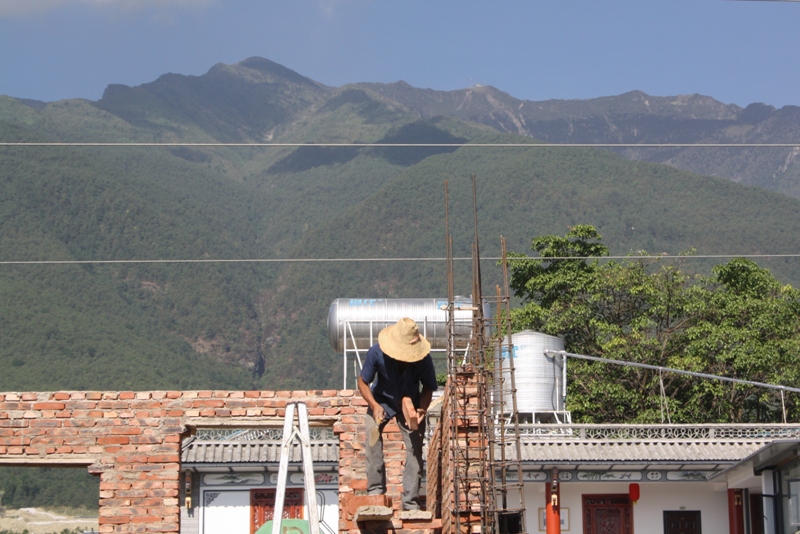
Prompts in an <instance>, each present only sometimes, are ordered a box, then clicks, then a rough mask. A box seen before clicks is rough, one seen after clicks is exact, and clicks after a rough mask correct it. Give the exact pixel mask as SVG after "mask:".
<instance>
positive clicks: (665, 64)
mask: <svg viewBox="0 0 800 534" xmlns="http://www.w3.org/2000/svg"><path fill="white" fill-rule="evenodd" d="M798 45H800V2H766V1H754V2H750V1H729V0H691V1H690V0H604V1H599V0H496V1H493V2H485V1H484V2H476V1H473V0H458V1H456V0H425V1H422V0H403V1H391V0H227V1H224V0H0V94H7V95H11V96H15V97H23V98H34V99H39V100H46V101H52V100H59V99H64V98H74V97H80V98H88V99H91V100H96V99H98V98H100V97H101V96H102V93H103V90H104V89H105V87H106V86H107V85H108V84H111V83H122V84H126V85H138V84H142V83H146V82H149V81H152V80H154V79H156V78H157V77H158V76H159V75H161V74H164V73H167V72H175V73H180V74H188V75H200V74H203V73H204V72H206V71H207V70H208V69H209V68H211V66H212V65H214V64H215V63H219V62H223V63H235V62H237V61H241V60H243V59H246V58H248V57H251V56H261V57H265V58H268V59H271V60H273V61H276V62H278V63H280V64H282V65H284V66H286V67H289V68H291V69H293V70H296V71H298V72H299V73H301V74H303V75H305V76H308V77H310V78H313V79H315V80H317V81H319V82H322V83H325V84H327V85H331V86H340V85H343V84H346V83H350V82H361V81H369V82H394V81H397V80H404V81H406V82H408V83H410V84H411V85H413V86H416V87H430V88H433V89H441V90H450V89H460V88H464V87H469V86H472V85H475V84H479V83H480V84H484V85H492V86H494V87H497V88H498V89H501V90H503V91H506V92H508V93H510V94H511V95H513V96H515V97H517V98H523V99H529V100H544V99H549V98H561V99H572V98H593V97H600V96H609V95H616V94H620V93H624V92H627V91H631V90H635V89H638V90H642V91H645V92H647V93H649V94H651V95H657V96H669V95H677V94H691V93H700V94H705V95H709V96H712V97H714V98H716V99H718V100H720V101H722V102H725V103H733V104H738V105H741V106H745V105H747V104H749V103H752V102H764V103H767V104H772V105H774V106H777V107H781V106H783V105H787V104H791V105H800V53H798V52H800V46H798Z"/></svg>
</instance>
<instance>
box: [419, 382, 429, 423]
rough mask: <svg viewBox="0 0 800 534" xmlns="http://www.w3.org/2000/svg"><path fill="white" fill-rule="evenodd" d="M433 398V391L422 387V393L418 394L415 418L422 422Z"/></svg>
mask: <svg viewBox="0 0 800 534" xmlns="http://www.w3.org/2000/svg"><path fill="white" fill-rule="evenodd" d="M432 398H433V390H432V389H429V388H428V386H424V385H423V386H422V393H420V394H419V408H417V416H418V417H419V418H420V420H422V418H423V417H425V414H426V413H428V406H430V405H431V399H432Z"/></svg>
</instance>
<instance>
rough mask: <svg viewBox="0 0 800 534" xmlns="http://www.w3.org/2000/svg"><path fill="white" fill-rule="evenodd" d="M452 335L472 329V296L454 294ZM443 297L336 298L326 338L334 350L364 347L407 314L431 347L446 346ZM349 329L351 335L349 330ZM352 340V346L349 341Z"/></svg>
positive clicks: (461, 333)
mask: <svg viewBox="0 0 800 534" xmlns="http://www.w3.org/2000/svg"><path fill="white" fill-rule="evenodd" d="M454 303H455V322H456V332H455V334H456V336H457V337H459V338H464V337H469V334H470V332H471V331H472V299H470V298H463V297H456V299H455V301H454ZM446 308H447V299H446V298H443V299H411V298H408V299H359V298H352V299H345V298H342V299H336V300H334V301H333V304H331V307H330V310H329V311H328V339H329V340H330V343H331V347H333V350H335V351H336V352H343V351H344V340H345V334H346V335H347V348H348V350H351V349H354V348H357V349H359V350H366V349H368V348H369V347H370V346H372V344H374V343H377V342H378V333H380V331H381V330H382V329H383V328H385V327H387V326H390V325H393V324H395V323H396V322H397V321H398V320H399V319H402V318H403V317H410V318H411V319H414V320H415V321H416V322H417V325H419V331H420V333H422V335H423V336H425V338H426V339H427V340H428V341H430V343H431V348H432V349H434V350H437V349H444V348H446V346H447V311H446ZM351 330H352V337H351V334H350V331H351ZM354 340H355V347H354V346H353V341H354Z"/></svg>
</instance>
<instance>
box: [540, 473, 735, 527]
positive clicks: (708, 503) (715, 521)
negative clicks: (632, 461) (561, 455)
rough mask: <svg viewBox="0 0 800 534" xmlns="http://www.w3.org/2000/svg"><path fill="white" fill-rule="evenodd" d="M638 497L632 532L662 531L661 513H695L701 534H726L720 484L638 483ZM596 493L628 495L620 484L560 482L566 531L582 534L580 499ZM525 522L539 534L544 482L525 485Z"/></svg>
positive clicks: (724, 495) (625, 486)
mask: <svg viewBox="0 0 800 534" xmlns="http://www.w3.org/2000/svg"><path fill="white" fill-rule="evenodd" d="M639 487H640V489H641V497H640V499H639V501H638V502H637V503H636V504H634V505H633V531H634V532H640V533H641V532H645V533H651V532H653V533H657V532H663V531H664V527H663V525H664V511H665V510H699V511H700V518H701V522H702V532H703V534H729V529H728V494H727V491H726V489H725V487H724V484H721V483H718V482H716V483H711V482H652V483H647V482H640V483H639ZM598 493H625V494H627V493H628V484H627V483H620V482H588V483H581V482H566V483H561V501H560V502H561V507H562V509H564V508H566V509H568V510H569V526H570V528H569V530H568V531H564V532H571V533H574V534H582V533H583V517H582V503H583V500H582V496H583V495H584V494H598ZM525 505H526V506H527V508H528V509H527V513H526V516H525V522H526V525H527V529H528V532H531V533H535V532H539V531H540V530H539V517H538V513H539V509H540V508H544V507H545V483H544V482H539V483H531V484H528V485H526V486H525Z"/></svg>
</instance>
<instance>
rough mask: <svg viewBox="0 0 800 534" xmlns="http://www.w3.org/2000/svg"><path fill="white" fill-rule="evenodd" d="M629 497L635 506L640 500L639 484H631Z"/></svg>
mask: <svg viewBox="0 0 800 534" xmlns="http://www.w3.org/2000/svg"><path fill="white" fill-rule="evenodd" d="M628 496H629V497H630V499H631V502H632V503H633V504H636V501H638V500H639V484H631V485H630V486H628Z"/></svg>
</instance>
